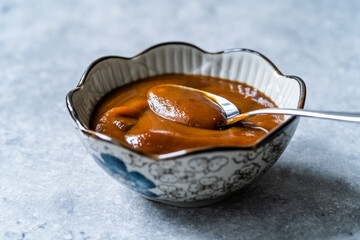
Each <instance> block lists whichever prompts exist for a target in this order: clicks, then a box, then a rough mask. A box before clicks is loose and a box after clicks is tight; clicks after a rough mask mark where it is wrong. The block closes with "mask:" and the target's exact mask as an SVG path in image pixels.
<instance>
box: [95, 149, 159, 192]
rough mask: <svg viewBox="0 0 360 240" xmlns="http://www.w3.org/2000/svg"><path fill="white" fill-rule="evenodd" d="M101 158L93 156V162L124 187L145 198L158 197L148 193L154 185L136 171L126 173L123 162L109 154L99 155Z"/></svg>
mask: <svg viewBox="0 0 360 240" xmlns="http://www.w3.org/2000/svg"><path fill="white" fill-rule="evenodd" d="M100 155H101V158H102V160H103V161H102V160H101V159H100V158H98V157H97V156H95V155H93V157H94V159H95V161H96V162H97V163H98V164H99V165H100V166H101V167H102V168H103V169H104V170H105V171H106V172H107V173H108V174H109V175H110V176H112V177H114V178H115V179H118V180H119V181H120V183H122V184H123V185H124V186H125V187H127V188H129V189H132V190H135V191H137V192H138V193H140V194H142V195H145V196H147V197H158V195H156V194H155V193H153V192H151V191H149V189H151V188H155V187H156V185H155V184H154V183H153V182H152V181H151V180H149V179H147V178H146V177H144V175H142V174H141V173H139V172H136V171H130V172H129V171H128V170H127V167H126V165H125V164H124V162H123V161H122V160H121V159H119V158H117V157H115V156H113V155H110V154H106V153H101V154H100Z"/></svg>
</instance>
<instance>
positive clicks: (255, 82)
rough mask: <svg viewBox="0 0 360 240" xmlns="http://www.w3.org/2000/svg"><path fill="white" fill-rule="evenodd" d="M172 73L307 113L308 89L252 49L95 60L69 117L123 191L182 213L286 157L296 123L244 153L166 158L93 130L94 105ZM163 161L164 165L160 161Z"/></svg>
mask: <svg viewBox="0 0 360 240" xmlns="http://www.w3.org/2000/svg"><path fill="white" fill-rule="evenodd" d="M166 73H185V74H201V75H209V76H213V77H220V78H225V79H230V80H234V81H240V82H244V83H246V84H249V85H251V86H253V87H255V88H256V89H259V90H260V91H262V92H263V93H265V94H266V95H267V96H269V97H270V98H271V99H272V100H273V101H274V102H275V103H276V104H277V105H278V107H280V108H303V106H304V101H305V84H304V82H303V81H302V80H301V79H300V78H298V77H295V76H285V75H283V74H281V72H280V71H279V70H278V69H277V68H276V67H275V65H274V64H273V63H271V62H270V60H268V59H267V58H266V57H265V56H263V55H262V54H260V53H258V52H255V51H252V50H248V49H229V50H225V51H221V52H217V53H208V52H205V51H203V50H201V49H199V48H198V47H196V46H193V45H191V44H188V43H181V42H170V43H163V44H159V45H156V46H153V47H151V48H149V49H147V50H145V51H144V52H142V53H140V54H138V55H136V56H135V57H132V58H124V57H117V56H108V57H103V58H100V59H98V60H96V61H94V62H93V63H92V64H90V66H89V67H88V69H87V70H86V71H85V73H84V75H83V76H82V78H81V80H80V82H79V84H78V85H77V87H76V88H75V89H73V90H72V91H70V92H69V93H68V95H67V97H66V101H67V107H68V110H69V113H70V115H71V117H72V119H73V121H74V123H75V126H76V128H77V130H78V133H79V134H80V136H81V139H82V140H83V142H84V145H85V146H86V148H87V149H88V151H89V152H90V154H92V156H93V157H94V158H95V160H96V162H97V163H98V164H99V165H100V166H101V167H102V168H103V169H104V170H105V171H106V172H107V173H108V174H109V175H110V176H112V177H114V178H115V179H116V180H118V181H119V182H120V183H122V184H123V185H124V186H125V187H127V188H129V189H131V190H134V191H136V192H138V193H139V194H141V195H142V196H144V197H146V198H148V199H151V200H154V201H159V202H163V203H167V204H170V205H175V206H183V207H197V206H205V205H208V204H211V203H214V202H217V201H219V200H221V199H223V198H225V197H226V196H228V195H229V194H230V193H232V192H234V191H237V190H239V189H241V188H243V187H245V186H247V185H248V184H250V183H251V182H253V181H254V180H255V179H256V178H258V177H259V176H260V175H262V174H263V173H265V172H266V171H267V170H268V169H269V168H270V167H271V166H272V165H273V164H274V163H275V162H276V160H277V159H278V158H279V157H280V155H281V154H282V152H283V151H284V150H285V148H286V146H287V145H288V143H289V141H290V139H291V137H292V136H293V134H294V132H295V129H296V127H297V124H298V120H299V118H298V117H286V121H285V122H284V123H283V124H281V125H280V126H278V127H276V128H275V129H274V130H272V131H271V132H270V133H269V134H268V135H266V136H265V137H263V138H262V139H260V140H259V141H258V142H256V143H255V144H253V145H251V146H246V147H206V148H197V149H186V150H183V151H178V152H174V153H169V154H163V155H151V154H145V153H142V152H139V151H136V150H133V149H130V148H129V147H127V146H125V145H124V144H122V143H119V142H117V141H116V140H114V139H112V138H110V137H108V136H105V135H103V134H100V133H97V132H94V131H92V130H90V129H89V120H90V116H91V113H92V111H93V109H94V107H95V105H96V103H97V102H98V101H99V100H100V98H101V97H103V96H104V95H105V94H107V93H108V92H110V91H111V90H113V89H115V88H117V87H120V86H122V85H124V84H127V83H130V82H133V81H136V80H138V79H141V78H145V77H148V76H154V75H161V74H166ZM155 159H161V160H155Z"/></svg>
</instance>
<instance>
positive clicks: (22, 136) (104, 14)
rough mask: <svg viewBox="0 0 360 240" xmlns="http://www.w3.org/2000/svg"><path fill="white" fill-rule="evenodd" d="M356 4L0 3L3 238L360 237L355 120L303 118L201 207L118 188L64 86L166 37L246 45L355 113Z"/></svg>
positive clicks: (211, 46)
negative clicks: (88, 141) (265, 158)
mask: <svg viewBox="0 0 360 240" xmlns="http://www.w3.org/2000/svg"><path fill="white" fill-rule="evenodd" d="M359 12H360V2H359V1H357V0H353V1H266V0H263V1H145V0H144V1H115V0H104V1H85V0H82V1H70V0H63V1H40V0H39V1H35V0H28V1H20V0H2V1H0V239H88V240H90V239H360V149H359V146H360V125H359V124H356V123H344V122H336V121H326V120H316V119H305V118H303V119H302V120H301V122H300V124H299V127H298V129H297V132H296V133H295V136H294V138H293V139H292V141H291V143H290V145H289V147H288V148H287V150H286V151H285V153H284V154H283V156H282V157H281V158H280V160H279V161H278V162H277V163H276V164H275V165H274V166H273V167H272V168H271V169H270V170H269V172H268V173H267V174H265V175H264V176H263V177H262V178H261V179H259V181H258V182H257V183H256V184H255V185H253V186H252V187H249V188H247V189H245V190H242V191H240V192H238V193H236V194H235V195H234V196H232V197H231V198H229V199H227V200H225V201H223V202H221V203H219V204H216V205H212V206H209V207H204V208H195V209H182V208H176V207H170V206H166V205H163V204H158V203H154V202H151V201H148V200H145V199H143V198H142V197H140V196H139V195H137V194H135V193H133V192H130V191H128V190H127V189H125V188H124V187H123V186H121V185H120V184H118V183H117V182H116V181H114V180H113V179H112V178H110V177H109V176H107V175H106V173H105V172H104V171H103V170H101V169H100V167H98V166H97V165H96V163H95V162H94V161H93V159H92V158H91V156H90V155H89V154H88V153H87V152H86V150H85V148H84V147H83V146H82V144H81V142H80V140H79V138H78V136H77V134H76V132H75V130H74V127H73V125H72V122H71V120H70V117H69V114H68V112H67V109H66V106H65V95H66V94H67V92H68V91H69V90H70V89H72V88H73V87H75V86H76V84H77V83H78V81H79V79H80V77H81V75H82V73H83V71H84V70H85V69H86V67H87V66H88V65H89V64H90V62H92V61H93V60H94V59H96V58H98V57H101V56H104V55H121V56H133V55H135V54H137V53H138V52H140V51H142V50H144V49H145V48H147V47H149V46H151V45H153V44H156V43H159V42H164V41H174V40H177V41H186V42H190V43H193V44H195V45H198V46H199V47H201V48H203V49H205V50H208V51H218V50H223V49H226V48H235V47H242V48H250V49H254V50H257V51H260V52H261V53H263V54H265V55H266V56H267V57H268V58H270V59H271V60H272V61H273V62H274V63H275V64H276V65H277V66H278V67H279V69H280V70H281V71H282V72H283V73H285V74H291V75H297V76H300V77H301V78H302V79H303V80H304V81H305V82H306V84H307V101H306V107H307V108H308V109H319V110H338V111H359V112H360V106H359V102H360V14H359Z"/></svg>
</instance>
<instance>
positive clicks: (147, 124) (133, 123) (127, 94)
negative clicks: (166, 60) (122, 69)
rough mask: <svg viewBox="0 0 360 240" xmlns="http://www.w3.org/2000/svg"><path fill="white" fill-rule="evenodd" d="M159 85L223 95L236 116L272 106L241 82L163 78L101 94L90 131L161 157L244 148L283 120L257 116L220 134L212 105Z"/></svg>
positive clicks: (178, 76) (218, 118) (219, 119)
mask: <svg viewBox="0 0 360 240" xmlns="http://www.w3.org/2000/svg"><path fill="white" fill-rule="evenodd" d="M164 84H176V85H182V86H188V87H192V88H196V89H200V90H204V91H207V92H210V93H213V94H216V95H219V96H222V97H224V98H226V99H228V100H230V101H231V102H232V103H234V104H235V105H236V106H237V107H238V109H239V111H240V112H241V113H245V112H248V111H251V110H255V109H260V108H269V107H276V105H275V103H274V102H273V101H272V100H271V99H270V98H269V97H267V96H266V95H265V94H264V93H262V92H260V91H258V90H256V89H255V88H253V87H251V86H249V85H246V84H243V83H240V82H235V81H230V80H226V79H220V78H215V77H210V76H202V75H185V74H166V75H159V76H154V77H148V78H145V79H141V80H138V81H136V82H133V83H131V84H127V85H124V86H122V87H120V88H117V89H115V90H113V91H111V92H110V93H108V94H107V95H105V96H104V97H103V98H102V99H101V100H100V101H99V102H98V104H97V105H96V107H95V109H94V111H93V113H92V117H91V121H90V128H91V129H93V130H95V131H97V132H99V133H103V134H105V135H107V136H110V137H112V138H114V139H116V140H117V141H119V142H122V143H124V144H126V145H128V146H130V147H131V148H133V149H137V150H140V151H143V152H146V153H153V154H165V153H170V152H175V151H179V150H185V149H191V148H198V147H210V146H249V145H251V144H254V143H255V142H256V141H258V140H259V139H260V138H262V137H263V136H265V135H266V134H267V133H268V132H269V131H271V129H273V128H274V127H276V126H277V125H279V124H280V123H282V122H283V121H284V119H283V116H279V115H278V116H275V115H262V116H256V117H251V118H248V119H246V120H243V121H241V122H239V123H238V124H236V125H233V126H231V127H230V128H228V129H224V130H221V129H219V126H220V125H221V124H222V121H223V120H224V115H223V113H222V112H221V110H220V109H219V108H218V107H217V106H216V105H215V104H214V103H213V102H212V101H210V100H209V99H206V98H203V97H202V96H200V95H198V94H196V93H191V92H188V91H179V90H178V89H172V88H171V86H168V85H164ZM149 106H150V107H151V108H150V107H149ZM159 106H160V110H159ZM161 106H162V108H161ZM164 106H166V107H165V108H164ZM156 109H158V110H159V111H157V110H156Z"/></svg>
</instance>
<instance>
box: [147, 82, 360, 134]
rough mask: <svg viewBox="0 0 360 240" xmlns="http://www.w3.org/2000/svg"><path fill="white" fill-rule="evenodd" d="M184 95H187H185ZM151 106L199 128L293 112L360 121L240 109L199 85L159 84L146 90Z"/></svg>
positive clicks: (356, 116)
mask: <svg viewBox="0 0 360 240" xmlns="http://www.w3.org/2000/svg"><path fill="white" fill-rule="evenodd" d="M185 96H186V97H185ZM148 103H149V106H150V109H151V110H152V111H153V112H154V113H156V114H157V115H159V116H161V117H163V118H166V119H169V120H172V121H175V122H179V123H182V124H186V125H189V126H192V127H200V128H210V129H216V128H223V127H225V126H226V125H232V124H235V123H237V122H239V121H241V120H243V119H245V118H248V117H251V116H255V115H294V116H303V117H314V118H323V119H332V120H339V121H351V122H360V113H346V112H328V111H312V110H303V109H285V108H263V109H258V110H254V111H250V112H247V113H240V112H239V110H238V109H237V107H236V106H235V105H234V104H233V103H232V102H230V101H229V100H227V99H225V98H223V97H220V96H218V95H215V94H212V93H209V92H206V91H202V90H199V89H195V88H191V87H185V86H181V85H175V84H161V85H158V86H155V87H153V88H151V89H150V90H149V91H148Z"/></svg>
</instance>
